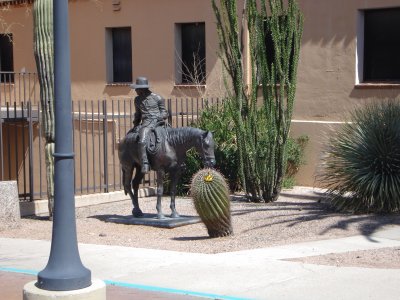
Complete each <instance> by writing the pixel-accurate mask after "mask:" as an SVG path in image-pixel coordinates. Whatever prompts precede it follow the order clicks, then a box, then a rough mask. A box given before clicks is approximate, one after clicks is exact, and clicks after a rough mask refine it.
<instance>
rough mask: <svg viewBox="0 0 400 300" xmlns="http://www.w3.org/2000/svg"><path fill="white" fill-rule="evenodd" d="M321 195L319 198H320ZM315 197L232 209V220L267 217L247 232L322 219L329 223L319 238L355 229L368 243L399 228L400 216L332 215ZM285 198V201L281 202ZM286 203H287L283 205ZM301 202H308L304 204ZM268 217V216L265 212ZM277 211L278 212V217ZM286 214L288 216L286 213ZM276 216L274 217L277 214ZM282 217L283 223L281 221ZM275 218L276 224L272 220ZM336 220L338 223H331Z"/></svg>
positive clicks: (252, 204) (304, 196)
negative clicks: (392, 227) (393, 227)
mask: <svg viewBox="0 0 400 300" xmlns="http://www.w3.org/2000/svg"><path fill="white" fill-rule="evenodd" d="M321 195H322V196H321ZM321 195H319V196H313V195H298V194H288V193H282V194H281V198H280V199H282V198H283V199H282V200H281V201H280V200H279V199H278V201H276V202H271V203H249V207H248V208H246V209H236V210H235V209H234V207H233V209H232V215H233V216H235V215H236V216H241V215H252V214H255V213H256V212H257V211H264V212H266V213H267V217H266V223H265V224H263V225H260V226H256V227H254V228H252V229H248V230H247V231H251V230H257V229H262V228H266V227H269V226H273V225H277V224H287V227H295V226H298V225H301V224H304V222H318V221H321V220H325V219H332V222H331V224H330V225H329V224H328V225H327V226H326V227H325V228H322V230H321V231H320V233H319V234H320V235H321V236H322V235H324V234H327V233H328V232H329V231H331V230H336V229H340V230H344V231H345V230H348V229H349V227H351V226H356V228H357V229H358V231H359V234H360V235H363V236H365V237H367V238H368V239H370V240H373V239H372V238H371V235H372V234H374V233H376V232H377V231H379V230H381V229H382V228H383V227H385V226H387V225H400V214H369V215H368V214H360V215H354V214H351V213H340V212H337V211H334V210H333V209H332V207H331V206H330V205H329V203H326V202H324V201H320V200H321V197H322V198H323V193H321ZM285 198H286V199H285ZM288 198H289V199H298V200H299V201H298V202H296V201H290V200H288ZM285 200H287V201H285ZM305 200H311V201H307V202H305ZM269 211H270V212H271V215H270V216H268V212H269ZM279 211H282V213H281V214H279ZM288 211H290V212H292V213H288ZM277 212H278V213H277ZM282 217H284V218H285V219H284V220H282ZM277 218H279V219H280V220H279V221H274V219H277ZM334 218H338V219H340V220H334Z"/></svg>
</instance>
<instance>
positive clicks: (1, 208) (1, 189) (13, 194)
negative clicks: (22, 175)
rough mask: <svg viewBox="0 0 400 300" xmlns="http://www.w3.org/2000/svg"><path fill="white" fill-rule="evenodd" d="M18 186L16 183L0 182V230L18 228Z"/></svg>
mask: <svg viewBox="0 0 400 300" xmlns="http://www.w3.org/2000/svg"><path fill="white" fill-rule="evenodd" d="M20 220H21V214H20V211H19V199H18V186H17V182H16V181H0V230H1V229H7V228H15V227H18V226H19V221H20Z"/></svg>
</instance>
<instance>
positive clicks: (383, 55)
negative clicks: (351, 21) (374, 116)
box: [357, 8, 400, 83]
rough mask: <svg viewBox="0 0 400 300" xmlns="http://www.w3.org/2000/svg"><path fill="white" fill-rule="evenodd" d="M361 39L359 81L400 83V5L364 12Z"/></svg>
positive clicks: (359, 37) (361, 23)
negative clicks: (398, 6) (399, 6)
mask: <svg viewBox="0 0 400 300" xmlns="http://www.w3.org/2000/svg"><path fill="white" fill-rule="evenodd" d="M357 38H358V39H357V54H358V55H357V64H358V76H357V77H358V82H366V83H369V82H370V83H374V82H383V83H384V82H400V55H399V53H400V8H391V9H374V10H364V11H361V12H360V14H359V28H358V35H357Z"/></svg>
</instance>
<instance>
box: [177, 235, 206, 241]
mask: <svg viewBox="0 0 400 300" xmlns="http://www.w3.org/2000/svg"><path fill="white" fill-rule="evenodd" d="M208 239H211V238H210V237H209V236H180V237H174V238H171V240H174V241H180V242H186V241H202V240H208Z"/></svg>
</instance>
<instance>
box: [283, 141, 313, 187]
mask: <svg viewBox="0 0 400 300" xmlns="http://www.w3.org/2000/svg"><path fill="white" fill-rule="evenodd" d="M308 140H309V138H308V136H307V135H302V136H300V137H298V138H291V137H289V138H288V141H287V143H286V148H285V151H286V153H285V159H286V168H285V176H284V177H283V183H282V186H283V187H284V188H292V187H293V186H294V185H295V184H296V181H295V179H294V176H295V175H296V173H297V172H298V171H299V168H300V166H301V165H304V164H305V159H304V150H305V148H306V146H307V143H308Z"/></svg>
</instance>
